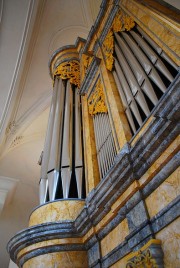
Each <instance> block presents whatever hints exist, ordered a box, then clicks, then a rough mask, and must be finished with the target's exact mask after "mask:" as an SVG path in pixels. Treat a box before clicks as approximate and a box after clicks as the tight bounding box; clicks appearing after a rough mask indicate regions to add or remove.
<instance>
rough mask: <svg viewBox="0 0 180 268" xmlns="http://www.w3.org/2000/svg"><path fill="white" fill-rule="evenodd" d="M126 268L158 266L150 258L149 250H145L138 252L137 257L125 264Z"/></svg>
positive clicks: (152, 267) (156, 267) (154, 267)
mask: <svg viewBox="0 0 180 268" xmlns="http://www.w3.org/2000/svg"><path fill="white" fill-rule="evenodd" d="M126 268H158V265H157V264H156V261H155V260H154V259H153V258H152V255H151V252H150V250H149V249H147V250H146V251H145V252H143V253H142V251H141V250H140V251H139V252H138V255H137V256H136V257H135V258H134V259H133V260H132V261H129V262H128V263H127V264H126Z"/></svg>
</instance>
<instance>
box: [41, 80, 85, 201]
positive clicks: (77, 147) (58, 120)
mask: <svg viewBox="0 0 180 268" xmlns="http://www.w3.org/2000/svg"><path fill="white" fill-rule="evenodd" d="M81 132H82V131H81V110H80V96H79V95H78V94H77V89H76V87H75V86H74V85H71V84H70V82H69V80H64V81H63V80H62V79H59V78H58V77H56V78H55V83H54V89H53V96H52V103H51V107H50V114H49V120H48V130H47V134H46V139H45V145H44V152H43V158H42V165H41V180H40V204H43V203H45V202H46V201H53V200H55V199H56V198H58V199H59V198H63V199H67V198H71V197H75V198H82V195H83V190H84V189H82V187H83V154H82V133H81ZM71 184H73V188H74V187H75V188H76V189H74V192H75V193H73V194H72V193H70V188H71ZM57 193H58V196H57ZM48 195H49V197H48ZM47 197H48V199H49V200H47Z"/></svg>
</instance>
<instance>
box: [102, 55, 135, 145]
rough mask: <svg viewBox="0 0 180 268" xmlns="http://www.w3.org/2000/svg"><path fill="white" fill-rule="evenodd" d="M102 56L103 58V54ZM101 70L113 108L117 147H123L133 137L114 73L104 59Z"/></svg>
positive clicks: (108, 101) (108, 99)
mask: <svg viewBox="0 0 180 268" xmlns="http://www.w3.org/2000/svg"><path fill="white" fill-rule="evenodd" d="M101 57H102V58H103V56H102V54H101ZM100 70H101V80H102V83H103V86H104V89H105V93H106V94H105V95H106V103H107V106H108V109H109V108H110V110H111V115H112V120H113V123H114V128H115V132H116V135H117V139H116V138H115V141H116V140H117V141H118V145H117V144H116V147H117V149H118V148H119V147H120V148H122V147H123V146H124V145H125V144H126V143H127V142H128V141H129V140H130V139H131V136H132V135H131V131H130V128H129V124H128V121H127V118H126V115H125V112H124V107H123V104H122V101H121V99H120V96H119V92H118V90H117V86H116V84H115V81H114V77H113V75H112V73H111V72H110V71H108V70H107V69H106V66H105V62H104V60H103V61H102V62H101V65H100ZM112 129H113V127H112Z"/></svg>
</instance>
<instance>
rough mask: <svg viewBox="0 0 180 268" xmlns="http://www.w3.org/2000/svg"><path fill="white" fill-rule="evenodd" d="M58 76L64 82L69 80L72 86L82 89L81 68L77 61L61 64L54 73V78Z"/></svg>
mask: <svg viewBox="0 0 180 268" xmlns="http://www.w3.org/2000/svg"><path fill="white" fill-rule="evenodd" d="M55 76H58V77H60V78H61V79H63V80H66V79H69V80H70V83H71V84H74V85H76V86H77V87H78V88H80V67H79V62H78V61H76V60H73V61H68V62H63V63H61V64H60V65H59V66H58V67H57V68H56V70H55V72H54V77H55Z"/></svg>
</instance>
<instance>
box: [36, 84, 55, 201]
mask: <svg viewBox="0 0 180 268" xmlns="http://www.w3.org/2000/svg"><path fill="white" fill-rule="evenodd" d="M57 89H58V79H56V80H55V84H54V90H53V95H52V101H51V107H50V113H49V119H48V129H47V133H46V138H45V144H44V151H43V158H42V165H41V180H40V187H39V199H40V204H43V203H44V202H45V200H46V193H47V187H48V185H47V172H48V163H49V157H50V150H51V139H52V133H53V124H54V114H55V106H56V98H57V91H58V90H57Z"/></svg>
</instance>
